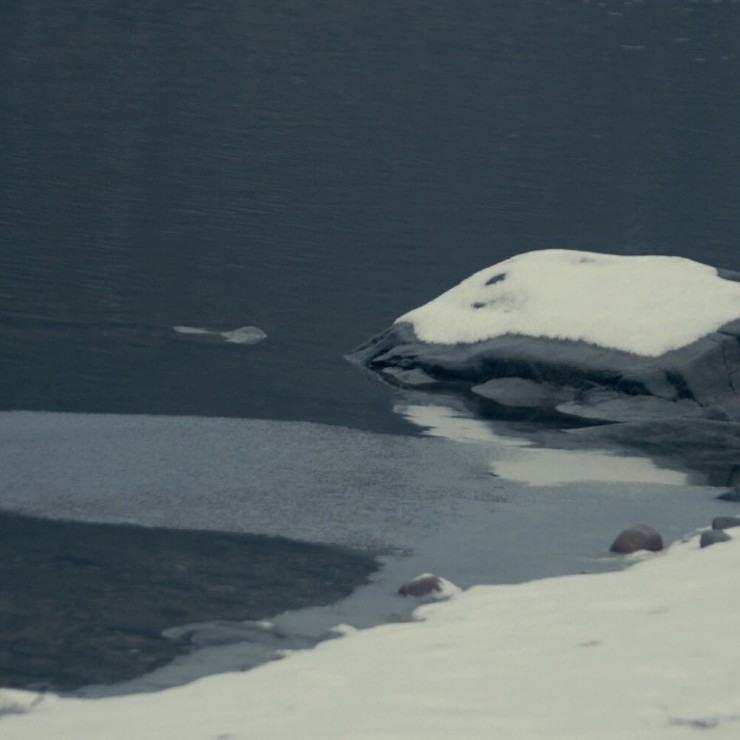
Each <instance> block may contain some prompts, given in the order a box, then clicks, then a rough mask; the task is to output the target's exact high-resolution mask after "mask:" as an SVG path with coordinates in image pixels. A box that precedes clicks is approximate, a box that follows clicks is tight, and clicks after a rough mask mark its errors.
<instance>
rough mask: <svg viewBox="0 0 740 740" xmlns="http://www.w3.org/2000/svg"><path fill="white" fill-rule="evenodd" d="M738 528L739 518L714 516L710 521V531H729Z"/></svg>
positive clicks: (739, 524)
mask: <svg viewBox="0 0 740 740" xmlns="http://www.w3.org/2000/svg"><path fill="white" fill-rule="evenodd" d="M732 527H740V516H716V517H714V519H712V529H731V528H732Z"/></svg>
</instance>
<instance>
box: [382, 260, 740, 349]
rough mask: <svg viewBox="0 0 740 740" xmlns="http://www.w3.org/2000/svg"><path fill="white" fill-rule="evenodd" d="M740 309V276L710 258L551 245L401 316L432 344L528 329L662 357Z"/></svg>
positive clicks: (532, 332)
mask: <svg viewBox="0 0 740 740" xmlns="http://www.w3.org/2000/svg"><path fill="white" fill-rule="evenodd" d="M739 315H740V283H736V282H733V281H730V280H724V279H722V278H720V277H719V276H718V274H717V270H716V269H715V268H713V267H710V266H708V265H703V264H701V263H699V262H694V261H693V260H689V259H684V258H682V257H663V256H653V255H644V256H632V257H624V256H616V255H609V254H596V253H593V252H580V251H572V250H566V249H551V250H542V251H536V252H527V253H525V254H520V255H517V256H516V257H512V258H511V259H509V260H506V261H505V262H501V263H500V264H498V265H494V266H492V267H488V268H486V269H485V270H481V271H480V272H477V273H476V274H475V275H471V276H470V277H469V278H466V279H465V280H463V281H462V282H461V283H460V284H459V285H457V286H455V287H454V288H452V289H450V290H448V291H447V292H445V293H443V294H442V295H440V296H438V297H437V298H435V299H434V300H432V301H430V302H429V303H427V304H425V305H424V306H420V307H419V308H416V309H414V310H413V311H410V312H408V313H406V314H404V315H403V316H401V317H399V318H398V319H397V320H396V321H397V322H401V321H407V322H410V323H411V324H412V325H413V327H414V331H415V332H416V335H417V336H418V337H419V339H421V340H422V341H425V342H435V343H440V344H455V343H457V342H478V341H482V340H485V339H492V338H494V337H498V336H501V335H503V334H521V335H523V336H533V337H548V338H551V339H571V340H582V341H584V342H589V343H591V344H595V345H598V346H601V347H609V348H611V349H619V350H624V351H625V352H633V353H635V354H638V355H645V356H652V357H657V356H658V355H661V354H663V353H664V352H668V351H669V350H673V349H677V348H679V347H683V346H685V345H687V344H690V343H691V342H694V341H696V340H697V339H699V338H700V337H702V336H704V335H706V334H708V333H710V332H713V331H716V330H717V329H718V328H719V327H720V326H722V325H723V324H725V323H727V322H728V321H732V320H734V319H736V318H737V317H738V316H739Z"/></svg>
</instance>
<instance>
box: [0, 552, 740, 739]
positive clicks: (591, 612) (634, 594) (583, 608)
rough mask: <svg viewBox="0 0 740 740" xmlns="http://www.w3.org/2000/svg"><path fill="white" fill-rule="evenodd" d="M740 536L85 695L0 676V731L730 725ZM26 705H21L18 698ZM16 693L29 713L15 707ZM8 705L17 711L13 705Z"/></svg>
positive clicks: (477, 595)
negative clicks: (183, 675)
mask: <svg viewBox="0 0 740 740" xmlns="http://www.w3.org/2000/svg"><path fill="white" fill-rule="evenodd" d="M738 562H740V538H737V537H736V538H735V539H734V540H733V541H731V542H729V543H725V544H720V545H715V546H713V547H710V548H707V549H704V550H700V549H698V544H697V540H696V538H694V539H693V540H691V541H690V542H688V543H683V544H680V545H678V546H674V547H673V548H672V549H671V550H670V551H669V552H668V553H667V554H666V555H657V556H654V557H651V558H650V559H649V560H648V561H645V562H642V563H639V564H637V565H635V566H634V567H633V568H631V569H629V570H627V571H622V572H619V573H612V574H607V575H596V576H570V577H562V578H554V579H551V580H545V581H535V582H530V583H525V584H521V585H516V586H485V587H484V586H481V587H475V588H472V589H470V590H469V591H467V592H465V593H462V594H460V595H458V596H456V597H453V598H452V599H451V600H450V601H448V602H446V603H443V604H439V605H436V604H435V605H431V606H425V607H422V608H421V609H420V610H419V612H418V615H419V617H420V618H422V619H423V621H421V622H419V623H412V624H402V625H389V626H384V627H379V628H376V629H372V630H367V631H360V632H350V633H349V634H347V635H346V636H345V637H342V638H340V639H337V640H334V641H330V642H327V643H322V644H321V645H319V646H318V647H317V648H315V649H314V650H311V651H307V652H303V653H298V654H295V655H292V656H290V657H289V658H288V659H286V660H284V661H281V662H278V663H272V664H270V665H267V666H264V667H262V668H259V669H256V670H254V671H252V672H251V673H247V674H228V675H223V676H218V677H213V678H208V679H204V680H201V681H199V682H197V683H194V684H191V685H189V686H186V687H183V688H179V689H173V690H170V691H167V692H163V693H160V694H150V695H138V696H132V697H122V698H116V699H102V700H95V701H84V700H79V699H61V698H58V697H55V696H47V697H45V698H44V699H43V700H42V701H41V702H39V703H37V704H36V705H34V706H31V704H32V701H33V695H29V694H23V693H22V692H0V701H2V702H3V703H4V706H5V707H6V711H7V712H8V713H7V714H6V716H4V717H3V718H2V719H0V732H1V734H2V737H3V739H4V740H42V739H43V740H46V739H47V738H50V737H54V738H74V739H75V740H86V739H87V738H90V740H93V739H94V740H99V738H101V737H105V738H106V739H107V740H118V739H119V738H120V739H121V740H124V738H125V740H129V738H131V737H138V738H142V740H147V739H148V738H152V739H153V738H160V737H168V738H169V737H177V738H178V740H196V739H197V740H204V739H205V738H209V739H210V738H216V737H218V738H222V739H224V740H225V739H226V738H229V740H241V739H242V738H244V739H245V740H246V739H247V738H249V739H250V740H252V739H253V738H260V740H271V739H273V740H278V739H281V740H282V739H286V740H287V739H290V740H294V738H296V737H301V738H307V739H311V738H316V739H317V740H318V739H320V740H331V739H333V738H336V739H337V740H338V739H339V738H342V739H343V740H346V739H347V738H350V739H353V740H369V739H370V738H372V739H373V740H381V739H382V738H403V739H404V740H414V738H419V740H422V739H423V740H433V739H434V738H440V739H441V738H444V739H445V740H449V738H453V737H464V738H466V740H475V739H476V738H481V739H483V738H485V739H486V740H488V739H489V738H492V737H506V738H510V739H516V738H521V739H522V740H537V739H538V738H542V739H543V740H544V739H545V738H547V739H552V738H563V739H564V740H566V739H567V740H575V739H578V738H583V740H594V739H595V738H600V739H603V740H607V739H608V738H630V739H631V740H639V739H640V738H645V740H648V739H649V740H662V739H663V738H670V739H671V740H673V739H674V738H689V737H692V738H693V737H695V736H696V732H697V730H702V729H707V730H711V731H712V732H711V734H710V735H709V736H710V737H712V738H730V737H732V738H735V737H737V736H738V732H740V678H738V676H739V675H740V674H738V664H739V663H740V637H738V634H737V614H738V610H740V594H739V593H738V591H737V589H736V588H734V585H735V581H736V573H737V568H738ZM24 708H25V710H24ZM24 711H26V712H27V714H22V712H24ZM13 712H15V713H13Z"/></svg>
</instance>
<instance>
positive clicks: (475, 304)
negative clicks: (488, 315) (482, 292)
mask: <svg viewBox="0 0 740 740" xmlns="http://www.w3.org/2000/svg"><path fill="white" fill-rule="evenodd" d="M485 305H486V304H485V303H473V304H472V306H473V308H483V306H485Z"/></svg>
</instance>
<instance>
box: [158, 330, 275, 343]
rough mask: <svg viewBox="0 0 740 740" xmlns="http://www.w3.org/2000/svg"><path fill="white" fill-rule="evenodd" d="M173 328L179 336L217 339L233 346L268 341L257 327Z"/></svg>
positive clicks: (265, 335)
mask: <svg viewBox="0 0 740 740" xmlns="http://www.w3.org/2000/svg"><path fill="white" fill-rule="evenodd" d="M172 328H173V329H174V330H175V331H176V332H177V333H178V334H192V335H200V336H209V337H216V338H221V339H223V340H224V341H226V342H229V343H231V344H257V342H261V341H262V340H263V339H267V334H265V332H263V331H262V329H259V328H258V327H256V326H242V327H240V328H238V329H231V330H229V331H216V330H213V329H203V328H201V327H198V326H173V327H172Z"/></svg>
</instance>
